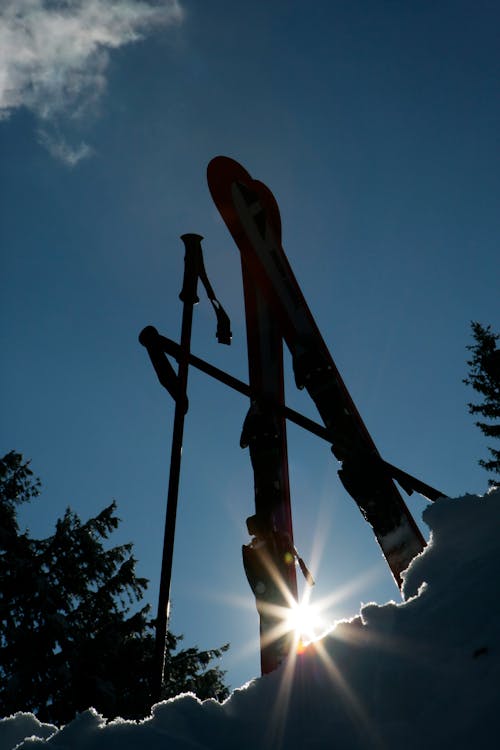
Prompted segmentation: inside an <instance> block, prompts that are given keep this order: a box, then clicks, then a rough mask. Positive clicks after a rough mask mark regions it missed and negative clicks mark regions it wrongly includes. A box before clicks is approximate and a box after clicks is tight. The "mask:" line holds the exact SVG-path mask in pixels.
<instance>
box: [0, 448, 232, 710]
mask: <svg viewBox="0 0 500 750" xmlns="http://www.w3.org/2000/svg"><path fill="white" fill-rule="evenodd" d="M39 492H40V482H39V480H38V479H35V478H34V477H33V474H32V472H31V470H30V468H29V462H26V461H24V460H23V457H22V455H21V454H19V453H16V452H14V451H11V452H10V453H8V454H7V455H6V456H5V457H4V458H3V459H0V715H3V716H5V715H9V714H10V713H12V712H15V711H19V710H29V711H33V712H34V713H35V714H37V716H38V717H39V719H41V720H43V721H50V722H53V723H56V724H61V723H66V722H67V721H69V720H71V719H72V718H73V717H74V715H75V713H76V712H78V711H81V710H84V709H86V708H88V707H89V706H93V707H94V708H96V709H97V710H98V711H100V712H101V713H103V714H104V715H105V716H107V717H109V718H111V717H114V716H117V715H120V716H122V717H124V718H142V717H143V716H145V715H147V714H148V713H149V708H150V700H149V681H150V673H151V664H152V659H153V651H154V622H153V621H152V620H151V619H150V618H149V607H143V608H141V609H137V605H138V602H139V601H140V600H141V599H142V597H143V595H144V592H145V590H146V587H147V580H146V579H144V578H140V577H138V576H137V575H136V572H135V559H134V557H133V555H132V545H130V544H124V545H121V546H115V547H111V548H106V547H105V544H104V543H105V542H106V540H107V539H108V538H109V536H110V534H111V533H112V532H113V531H114V530H115V529H116V528H117V526H118V524H119V519H118V518H117V516H116V504H115V503H114V502H113V503H111V504H110V505H109V506H108V507H106V508H104V510H102V511H101V513H99V514H98V515H97V516H95V517H94V518H90V519H89V520H88V521H86V522H85V523H84V522H82V521H81V519H80V518H79V517H78V515H76V514H75V513H74V512H73V511H71V510H70V509H68V510H67V511H66V513H65V514H64V516H63V518H61V519H59V520H58V521H57V523H56V527H55V532H54V534H52V536H50V537H48V538H47V539H32V538H30V537H29V535H28V534H27V533H26V532H23V533H21V532H20V530H19V525H18V521H17V509H18V507H19V506H20V505H21V504H22V503H25V502H29V501H30V500H31V499H33V498H34V497H36V496H37V495H38V494H39ZM181 638H182V637H181V636H175V635H173V634H171V633H169V634H168V640H167V656H166V668H165V690H164V695H163V697H171V696H173V695H176V694H178V693H179V692H182V691H184V690H191V691H193V692H195V693H196V694H197V695H198V696H199V697H200V698H202V699H204V698H209V697H213V698H218V699H223V698H225V697H227V695H228V690H227V688H226V686H225V685H224V682H223V677H224V672H222V671H221V669H220V668H219V667H218V666H215V667H210V666H209V665H210V663H211V662H212V660H214V659H216V658H218V657H220V656H221V654H222V652H223V651H224V650H225V649H226V648H227V646H224V647H222V648H221V649H212V650H208V651H199V650H198V649H197V648H190V649H187V650H184V651H179V652H178V653H176V650H177V648H178V645H179V642H180V640H181Z"/></svg>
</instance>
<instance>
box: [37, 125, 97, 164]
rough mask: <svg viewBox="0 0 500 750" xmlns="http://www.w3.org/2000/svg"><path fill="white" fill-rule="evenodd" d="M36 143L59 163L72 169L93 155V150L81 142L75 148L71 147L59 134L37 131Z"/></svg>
mask: <svg viewBox="0 0 500 750" xmlns="http://www.w3.org/2000/svg"><path fill="white" fill-rule="evenodd" d="M38 142H39V143H41V145H42V146H44V147H45V148H46V149H47V151H48V152H49V154H51V155H52V156H53V157H55V158H56V159H59V161H62V162H64V164H67V165H68V167H74V166H76V165H77V164H78V162H79V161H81V160H82V159H86V158H87V156H90V155H91V154H92V153H93V148H92V147H91V146H89V145H88V144H87V143H84V142H83V141H82V142H81V143H79V144H78V145H77V146H72V145H71V144H70V143H68V141H67V140H66V139H65V138H64V136H63V135H61V133H56V134H51V133H48V132H47V131H46V130H42V129H40V130H39V131H38Z"/></svg>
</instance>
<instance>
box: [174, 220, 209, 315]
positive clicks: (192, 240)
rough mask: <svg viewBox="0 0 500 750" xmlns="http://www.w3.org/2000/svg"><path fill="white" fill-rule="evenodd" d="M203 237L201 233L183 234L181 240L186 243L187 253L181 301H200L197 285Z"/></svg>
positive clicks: (192, 303) (185, 255) (180, 295)
mask: <svg viewBox="0 0 500 750" xmlns="http://www.w3.org/2000/svg"><path fill="white" fill-rule="evenodd" d="M202 239H203V237H202V236H201V234H192V233H189V234H183V235H181V240H182V241H183V243H184V248H185V254H184V280H183V284H182V289H181V293H180V294H179V299H180V300H181V302H184V303H187V304H190V305H195V304H196V303H197V302H199V297H198V295H197V294H196V286H197V283H198V276H199V273H200V268H201V262H202V260H201V259H202V254H201V241H202Z"/></svg>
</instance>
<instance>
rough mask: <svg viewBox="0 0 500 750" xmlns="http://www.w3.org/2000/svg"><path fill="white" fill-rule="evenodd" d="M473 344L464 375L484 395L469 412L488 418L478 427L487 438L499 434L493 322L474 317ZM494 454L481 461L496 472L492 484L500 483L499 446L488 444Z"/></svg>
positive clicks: (499, 356)
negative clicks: (467, 370) (485, 322)
mask: <svg viewBox="0 0 500 750" xmlns="http://www.w3.org/2000/svg"><path fill="white" fill-rule="evenodd" d="M471 328H472V336H473V338H474V342H475V343H474V344H470V345H469V346H468V347H467V349H468V350H469V351H470V352H472V356H471V358H470V359H469V360H467V364H468V366H469V373H468V376H467V377H466V378H465V379H464V381H463V382H464V383H465V384H466V385H470V386H472V388H473V389H474V390H475V391H476V392H477V393H479V394H481V396H482V401H481V402H480V403H469V404H468V407H469V413H470V414H480V415H481V416H482V417H484V418H485V419H486V420H488V421H481V420H478V421H477V422H476V425H477V427H479V429H480V430H481V432H482V433H483V435H486V437H488V438H500V349H497V341H498V339H499V338H500V334H498V333H494V332H493V331H492V330H491V326H489V325H488V326H483V325H481V323H478V322H476V321H473V322H472V323H471ZM488 451H489V452H490V455H491V458H490V459H489V460H487V461H485V460H483V459H481V460H480V461H479V464H480V466H482V467H483V468H484V469H486V471H488V472H492V473H494V474H497V476H496V477H495V478H493V479H490V480H489V483H490V484H491V485H497V484H499V483H500V450H497V449H496V448H492V447H490V446H489V447H488Z"/></svg>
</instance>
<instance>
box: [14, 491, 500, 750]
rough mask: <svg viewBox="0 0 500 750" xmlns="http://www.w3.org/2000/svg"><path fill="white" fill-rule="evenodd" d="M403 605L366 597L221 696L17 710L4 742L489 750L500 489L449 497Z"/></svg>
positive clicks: (497, 700) (496, 652)
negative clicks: (67, 715) (141, 714)
mask: <svg viewBox="0 0 500 750" xmlns="http://www.w3.org/2000/svg"><path fill="white" fill-rule="evenodd" d="M423 518H424V521H425V522H426V523H427V524H428V525H429V527H430V529H431V540H430V544H429V546H428V547H427V548H426V550H425V551H424V552H423V553H422V554H421V555H419V557H418V558H416V559H415V560H414V561H413V562H412V564H411V565H410V567H409V568H408V570H407V571H406V573H405V576H404V595H405V601H404V602H403V603H399V604H396V603H394V602H389V603H386V604H384V605H382V606H380V605H377V604H368V605H366V606H364V607H363V608H362V609H361V612H360V614H359V615H358V616H357V617H355V618H353V619H352V620H351V621H348V622H344V623H341V624H339V625H337V627H336V628H335V629H334V630H332V631H330V632H329V633H328V634H327V635H325V636H324V637H323V638H322V639H321V640H318V641H317V642H315V643H314V644H311V645H310V646H309V647H308V648H307V649H306V650H305V651H304V653H302V654H301V655H300V656H297V657H296V658H293V659H290V660H289V661H288V663H286V664H284V665H283V666H282V667H281V668H280V669H279V670H278V671H277V672H275V673H273V674H271V675H268V676H266V677H264V678H260V679H256V680H253V681H252V682H250V683H248V684H247V685H245V686H243V687H242V688H240V689H239V690H235V691H234V692H233V694H232V695H231V697H230V698H229V699H228V700H227V701H225V703H223V704H219V703H217V702H215V701H205V702H203V703H202V702H200V701H198V700H197V698H196V697H195V696H193V695H181V696H178V697H177V698H174V699H172V700H169V701H166V702H163V703H160V704H158V705H156V706H154V707H153V710H152V714H151V716H149V717H147V718H145V719H144V720H143V721H142V722H139V723H134V722H128V721H124V720H122V719H115V720H113V721H107V720H106V719H105V718H103V717H102V716H99V714H97V713H96V712H95V711H94V710H93V709H89V710H88V711H86V712H84V713H82V714H80V715H79V716H78V717H77V718H76V719H75V720H74V721H72V722H71V723H70V724H68V725H67V726H65V727H62V728H60V729H57V728H56V727H53V726H51V725H47V724H45V725H44V724H40V722H39V721H38V720H37V719H36V718H35V717H34V716H33V715H31V714H26V713H18V714H16V715H15V716H12V717H9V718H6V719H3V720H2V721H0V750H13V748H14V747H16V748H19V749H21V748H22V750H28V748H29V749H33V750H35V749H36V750H42V748H45V747H46V748H47V750H56V749H57V750H70V749H71V750H142V748H147V749H148V750H160V749H161V750H181V749H182V750H184V749H186V750H187V748H190V750H193V749H194V748H197V749H201V748H207V749H208V748H210V749H211V748H214V750H215V748H217V750H226V749H229V748H231V749H233V748H238V750H247V749H248V750H250V748H251V749H252V750H255V749H256V748H259V750H261V749H262V750H266V749H270V748H280V747H284V748H285V747H286V748H287V750H295V749H297V750H298V749H299V748H300V750H313V748H316V749H318V748H330V747H338V748H342V750H357V749H358V748H359V749H361V748H363V750H366V748H386V749H387V748H388V749H389V750H390V749H391V748H394V749H396V748H397V750H402V749H403V748H404V750H413V749H415V750H416V749H417V748H421V747H423V746H425V747H426V750H432V749H433V748H436V750H437V748H439V749H440V750H442V748H454V750H455V749H457V748H458V749H460V748H470V747H474V748H475V750H476V749H481V748H486V747H488V748H490V747H491V746H494V745H495V744H496V743H495V741H494V738H495V736H496V735H497V734H498V732H499V727H498V721H497V716H498V715H499V714H500V692H499V690H498V674H500V627H499V618H500V601H499V596H498V581H499V580H500V543H499V539H498V535H499V531H500V489H496V490H492V491H491V492H489V493H488V494H487V495H485V496H483V497H481V496H473V495H465V496H464V497H461V498H457V499H449V498H441V499H440V500H438V501H437V502H436V503H435V504H434V505H431V506H429V507H428V508H427V509H426V510H425V511H424V514H423Z"/></svg>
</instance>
